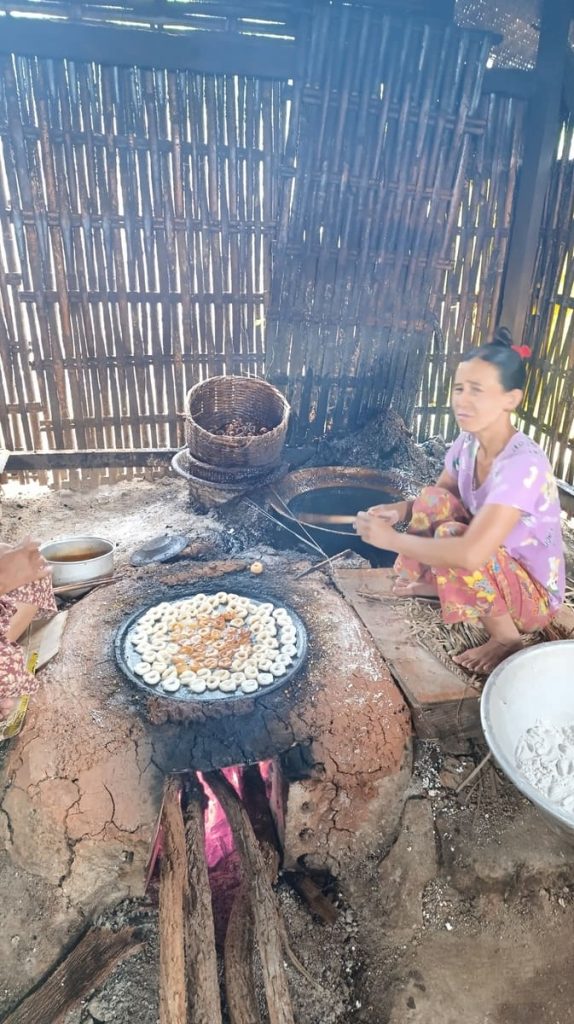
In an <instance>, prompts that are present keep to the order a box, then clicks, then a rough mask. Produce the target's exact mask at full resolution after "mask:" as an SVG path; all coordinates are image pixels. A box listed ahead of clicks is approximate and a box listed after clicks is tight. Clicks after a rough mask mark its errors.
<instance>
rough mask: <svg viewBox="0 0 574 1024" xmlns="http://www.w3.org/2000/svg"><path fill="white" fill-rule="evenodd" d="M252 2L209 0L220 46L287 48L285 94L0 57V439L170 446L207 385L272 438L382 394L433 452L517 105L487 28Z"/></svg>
mask: <svg viewBox="0 0 574 1024" xmlns="http://www.w3.org/2000/svg"><path fill="white" fill-rule="evenodd" d="M3 6H4V2H3V0H2V3H0V9H1V8H2V7H3ZM20 6H21V5H20ZM55 6H56V7H58V10H59V9H60V8H61V9H62V10H68V7H67V0H59V4H56V5H55ZM196 6H197V9H199V7H200V6H203V7H205V9H206V10H207V8H208V7H209V9H210V10H212V9H213V11H215V7H216V5H213V4H203V5H196ZM398 6H399V7H400V4H399V5H398ZM251 7H252V8H253V10H250V11H249V12H247V13H249V14H250V16H252V18H253V19H254V20H253V24H252V25H251V24H249V25H248V24H247V21H246V20H245V18H243V19H242V18H237V17H234V14H233V12H234V8H233V5H232V4H231V3H230V4H227V5H224V4H220V5H219V6H218V7H217V12H216V13H217V15H218V16H219V17H220V20H221V25H220V26H219V27H220V28H221V31H222V32H223V31H225V32H226V33H227V34H228V36H229V37H231V36H232V35H233V33H237V32H241V33H245V32H249V31H251V29H252V28H253V26H256V28H255V31H257V32H260V33H261V37H262V38H264V37H265V36H266V35H267V34H269V33H270V34H271V35H272V34H273V33H275V34H278V36H280V37H281V38H283V37H285V38H287V37H288V38H289V39H291V40H294V41H295V42H296V44H297V53H298V66H299V71H298V73H297V75H296V76H295V79H294V80H293V81H289V80H287V79H285V78H284V79H280V78H274V77H273V76H271V77H268V78H265V79H258V78H257V77H253V76H246V75H235V74H208V73H201V74H199V73H192V72H189V71H162V70H154V71H151V70H144V69H142V68H135V67H127V68H118V67H113V66H109V67H108V66H101V65H97V64H94V63H86V62H84V63H80V62H77V63H74V62H73V61H71V60H64V59H62V60H50V59H41V60H40V59H35V58H31V57H18V58H16V57H6V58H2V59H0V260H1V262H2V266H3V270H4V272H3V273H1V272H0V425H1V428H2V432H3V438H2V443H3V444H4V445H5V446H6V447H9V448H12V449H18V448H24V449H31V448H36V449H47V450H49V449H58V448H75V447H78V448H104V447H118V448H126V447H131V446H134V447H156V446H157V447H160V446H163V445H177V444H179V443H182V431H181V417H180V415H179V414H180V413H181V412H182V411H183V396H184V393H185V390H186V389H187V388H188V387H189V386H191V384H193V383H194V382H195V381H197V380H198V379H202V378H204V377H206V376H208V375H211V374H214V373H221V372H224V373H231V372H233V373H247V374H249V373H255V374H262V375H266V376H267V377H269V379H271V380H273V381H275V382H276V383H278V384H279V385H280V386H281V387H282V388H283V389H284V390H285V391H286V393H287V394H288V396H289V398H290V400H291V402H292V404H293V412H294V415H293V424H292V435H291V440H293V441H302V440H310V439H312V438H314V437H318V436H321V435H322V434H323V433H324V432H325V431H335V432H344V431H346V430H348V429H352V428H353V427H354V426H356V424H357V423H359V422H362V421H363V420H364V419H365V418H366V417H367V416H368V415H369V414H370V413H371V412H372V411H374V410H375V409H376V408H380V407H381V406H385V405H390V404H393V405H394V406H395V407H396V408H397V409H398V411H400V412H401V413H402V414H403V415H404V416H405V417H406V418H407V419H408V420H409V421H411V422H413V418H414V422H415V425H416V427H417V430H418V431H419V432H420V433H421V434H425V435H426V434H428V433H433V432H437V431H439V430H440V431H442V432H445V433H447V435H449V436H450V433H451V431H452V421H451V419H450V418H449V413H448V387H449V377H450V375H451V372H452V369H453V367H454V363H455V361H456V356H457V354H458V353H459V352H460V350H461V348H465V347H467V346H468V345H470V344H473V343H475V342H476V341H477V340H478V339H479V338H480V337H482V336H483V335H484V332H488V331H489V330H490V329H491V327H492V326H493V324H494V319H495V316H496V306H497V301H498V297H499V293H500V286H501V279H502V274H503V269H504V260H505V253H506V244H507V239H508V229H509V224H510V219H511V214H512V201H513V196H514V186H515V181H516V174H517V168H518V165H519V160H520V152H521V138H522V107H521V104H520V102H519V101H516V100H511V99H507V98H504V97H500V96H483V95H482V94H481V87H482V77H483V68H484V66H485V62H486V56H487V53H488V50H489V46H490V44H491V40H490V39H489V37H488V36H487V35H486V34H485V33H482V32H472V31H462V30H460V29H457V28H455V27H454V26H452V25H451V26H448V25H446V24H444V23H441V22H440V20H438V21H436V20H435V21H433V22H428V23H425V21H424V19H423V18H422V17H417V16H411V17H409V18H406V17H403V16H398V15H390V14H386V15H383V14H381V12H380V11H379V10H377V6H376V4H375V5H374V6H371V5H369V4H368V3H365V4H361V5H360V6H357V7H355V6H353V5H349V4H342V3H341V4H338V3H336V4H333V5H330V4H329V5H327V4H323V3H316V4H311V5H310V4H309V3H307V4H303V3H297V4H291V5H285V4H282V3H279V2H276V3H275V4H274V7H273V11H272V14H273V18H274V19H275V27H274V28H270V27H269V25H267V24H265V25H264V24H263V23H262V22H261V21H258V18H259V19H260V18H261V15H262V10H263V9H262V7H261V4H259V7H258V5H257V3H256V0H253V2H252V3H251ZM260 8H261V10H260ZM311 8H312V13H313V16H312V18H309V17H308V13H309V10H310V9H311ZM146 9H147V8H146ZM70 10H72V7H71V6H70ZM74 10H75V7H74ZM97 10H99V8H98V6H97V5H93V7H92V8H90V11H91V12H92V13H91V14H90V17H93V16H94V15H93V12H94V11H96V12H97ZM102 10H103V9H102ZM138 10H139V9H138ZM141 10H142V11H143V14H142V17H143V16H144V14H145V11H144V9H143V7H142V9H141ZM154 10H155V8H154ZM167 10H168V8H167V7H166V11H167ZM174 10H175V7H174V5H171V6H170V7H169V12H170V17H172V16H173V17H175V15H173V11H174ZM179 10H181V11H183V14H181V15H180V21H181V20H182V19H183V21H185V17H190V18H191V17H193V18H198V17H204V15H201V13H200V14H199V15H198V14H197V11H196V13H193V14H186V12H185V11H184V5H178V11H179ZM303 10H305V11H306V14H305V15H304V14H303V13H302V12H303ZM134 11H135V8H134ZM243 13H244V14H245V13H246V11H244V12H243ZM104 16H106V17H109V14H106V13H105V12H104V14H102V17H104ZM138 16H139V15H138ZM148 16H149V15H148ZM210 17H211V15H210ZM153 20H154V21H155V18H154V19H153ZM183 21H182V25H179V26H178V27H179V28H180V29H182V30H183V28H184V27H186V26H184V25H183ZM199 25H200V23H198V24H197V25H196V24H194V25H192V26H191V29H192V30H193V31H194V32H196V30H197V28H198V27H199ZM187 28H190V26H187ZM563 174H566V170H564V171H563ZM545 294H546V293H545ZM544 301H546V300H544ZM552 422H554V421H552ZM551 426H552V425H551V424H550V427H551ZM547 427H548V424H546V421H545V422H544V423H543V422H542V421H540V426H539V429H540V430H541V431H542V432H543V431H544V430H545V429H547Z"/></svg>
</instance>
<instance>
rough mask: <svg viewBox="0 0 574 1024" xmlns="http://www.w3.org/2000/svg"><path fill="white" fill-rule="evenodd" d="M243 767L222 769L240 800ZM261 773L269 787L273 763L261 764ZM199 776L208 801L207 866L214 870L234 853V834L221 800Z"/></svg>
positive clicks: (206, 813)
mask: <svg viewBox="0 0 574 1024" xmlns="http://www.w3.org/2000/svg"><path fill="white" fill-rule="evenodd" d="M243 767H244V766H243V765H233V767H231V768H223V769H222V772H223V774H224V775H225V778H226V779H227V781H228V782H230V783H231V785H232V786H233V788H234V789H235V792H236V793H237V795H238V796H239V798H240V800H242V799H243ZM259 771H260V772H261V776H262V778H263V780H264V782H265V784H266V786H267V787H268V786H269V782H270V778H271V775H272V771H273V762H272V761H262V762H260V764H259ZM197 774H198V777H199V778H200V780H201V784H202V786H203V788H204V790H205V795H206V797H207V801H208V802H207V808H206V811H205V855H206V859H207V866H208V867H210V868H213V867H215V865H216V864H218V863H219V861H220V860H223V858H224V857H227V856H229V854H230V853H232V851H233V849H234V842H233V834H232V832H231V828H230V827H229V823H228V821H227V818H226V817H225V814H224V812H223V808H222V806H221V804H220V803H219V800H218V799H217V797H216V796H215V794H214V793H213V791H212V790H211V789H210V787H209V786H208V784H207V782H206V781H205V778H204V776H203V775H202V774H201V772H198V773H197Z"/></svg>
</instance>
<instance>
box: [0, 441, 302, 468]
mask: <svg viewBox="0 0 574 1024" xmlns="http://www.w3.org/2000/svg"><path fill="white" fill-rule="evenodd" d="M316 450H317V449H316V445H305V446H303V447H299V448H290V447H289V446H287V447H286V448H285V461H286V462H288V463H289V465H290V466H291V467H292V468H294V467H297V466H302V465H303V464H304V463H305V462H308V461H309V459H311V458H312V457H313V456H314V455H315V452H316ZM177 451H179V449H178V448H94V449H89V450H88V449H80V450H77V449H75V448H74V449H62V450H61V451H49V452H10V453H9V455H8V458H7V460H6V463H5V466H4V468H3V469H2V472H3V473H39V472H41V471H43V472H45V473H49V472H51V471H52V470H55V469H107V468H108V467H110V468H111V467H116V468H117V467H119V468H123V467H127V466H164V465H166V464H167V463H169V462H171V460H172V459H173V457H174V455H175V454H176V452H177Z"/></svg>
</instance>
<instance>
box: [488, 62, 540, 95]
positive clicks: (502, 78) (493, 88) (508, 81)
mask: <svg viewBox="0 0 574 1024" xmlns="http://www.w3.org/2000/svg"><path fill="white" fill-rule="evenodd" d="M535 80H536V75H535V73H534V71H519V70H518V69H517V68H487V70H486V71H485V72H484V78H483V80H482V92H483V93H484V94H486V95H488V94H489V93H493V92H494V93H497V94H498V95H499V96H512V97H514V98H515V99H518V100H529V99H530V97H531V96H532V94H533V92H534V83H535Z"/></svg>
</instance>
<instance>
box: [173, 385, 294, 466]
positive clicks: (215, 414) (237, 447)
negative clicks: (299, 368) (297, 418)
mask: <svg viewBox="0 0 574 1024" xmlns="http://www.w3.org/2000/svg"><path fill="white" fill-rule="evenodd" d="M235 418H238V419H242V420H246V421H253V422H255V423H258V424H260V425H261V426H262V427H267V433H266V434H254V435H252V436H249V437H228V436H226V435H221V434H215V433H214V431H215V430H218V429H219V428H221V427H224V426H225V425H226V424H227V423H229V422H230V420H232V419H235ZM288 422H289V403H288V402H287V399H286V398H284V396H283V395H282V394H281V392H280V391H278V390H277V388H275V387H273V385H272V384H268V383H267V381H265V380H260V379H259V378H258V377H232V376H229V377H210V378H209V380H206V381H203V382H202V383H200V384H196V385H195V386H194V387H192V388H191V390H190V391H189V392H188V394H187V398H186V418H185V437H186V442H187V446H188V448H189V451H190V454H191V455H192V457H193V458H195V459H197V460H198V461H199V462H203V463H204V464H207V465H215V466H230V467H232V466H269V465H273V464H275V463H278V462H279V460H280V458H281V452H282V450H283V446H284V444H285V437H286V434H287V424H288Z"/></svg>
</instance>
